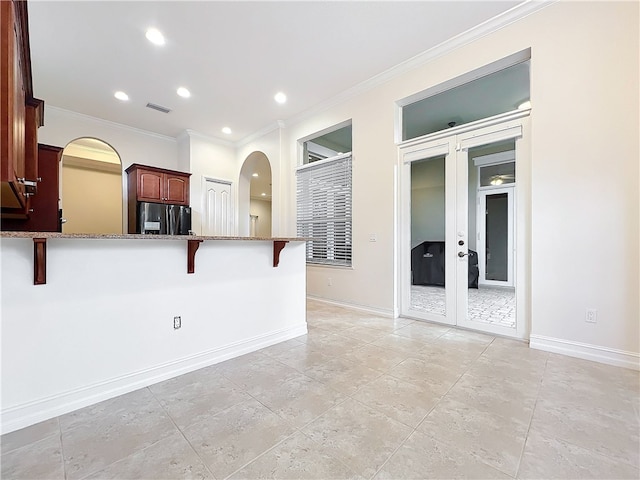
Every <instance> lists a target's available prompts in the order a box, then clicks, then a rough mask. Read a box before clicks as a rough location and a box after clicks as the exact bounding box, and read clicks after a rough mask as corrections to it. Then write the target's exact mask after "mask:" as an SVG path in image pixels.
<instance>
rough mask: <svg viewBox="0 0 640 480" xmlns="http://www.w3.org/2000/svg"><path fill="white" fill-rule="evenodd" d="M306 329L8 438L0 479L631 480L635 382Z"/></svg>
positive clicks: (436, 339) (449, 342)
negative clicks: (301, 334) (221, 361)
mask: <svg viewBox="0 0 640 480" xmlns="http://www.w3.org/2000/svg"><path fill="white" fill-rule="evenodd" d="M308 323H309V334H308V335H306V336H304V337H299V338H296V339H294V340H289V341H287V342H283V343H281V344H278V345H274V346H272V347H269V348H265V349H263V350H261V351H259V352H254V353H251V354H248V355H245V356H243V357H239V358H236V359H233V360H229V361H227V362H224V363H221V364H218V365H214V366H212V367H208V368H204V369H201V370H198V371H196V372H193V373H189V374H187V375H183V376H181V377H178V378H174V379H172V380H168V381H166V382H163V383H159V384H156V385H152V386H150V387H149V388H144V389H141V390H138V391H135V392H132V393H129V394H127V395H123V396H121V397H117V398H114V399H111V400H108V401H105V402H102V403H99V404H97V405H93V406H91V407H87V408H84V409H82V410H78V411H76V412H72V413H69V414H67V415H63V416H61V417H58V418H54V419H51V420H48V421H45V422H42V423H40V424H38V425H34V426H32V427H28V428H26V429H24V430H21V431H17V432H13V433H10V434H7V435H4V436H3V437H2V459H1V462H2V478H3V479H38V478H43V479H63V478H67V479H83V478H87V479H89V478H91V479H130V478H131V479H154V480H155V479H178V478H185V479H222V478H237V479H243V478H244V479H253V478H285V479H297V478H317V479H341V478H354V479H360V478H375V479H410V478H420V479H421V478H563V479H564V478H576V479H578V478H579V479H583V478H602V479H613V478H635V479H638V478H639V477H640V471H639V462H640V460H639V451H640V445H639V438H638V436H639V429H640V414H639V411H640V409H639V391H640V384H639V376H638V372H636V371H632V370H626V369H622V368H615V367H610V366H606V365H601V364H597V363H592V362H588V361H584V360H578V359H573V358H569V357H563V356H560V355H554V354H549V353H545V352H541V351H537V350H531V349H529V348H528V347H527V346H526V345H525V344H523V343H521V342H516V341H512V340H505V339H501V338H494V337H492V336H488V335H482V334H479V333H473V332H465V331H462V330H456V329H451V328H448V327H443V326H437V325H429V324H426V323H421V322H414V321H411V320H406V319H397V320H395V321H394V320H392V319H388V318H381V317H376V316H374V315H370V314H366V313H359V312H355V311H351V310H347V309H342V308H338V307H333V306H327V305H323V304H320V303H317V302H309V309H308Z"/></svg>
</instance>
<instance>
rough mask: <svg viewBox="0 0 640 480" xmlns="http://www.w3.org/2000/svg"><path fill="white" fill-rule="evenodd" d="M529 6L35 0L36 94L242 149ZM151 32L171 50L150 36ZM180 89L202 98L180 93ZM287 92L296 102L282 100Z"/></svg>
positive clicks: (32, 11)
mask: <svg viewBox="0 0 640 480" xmlns="http://www.w3.org/2000/svg"><path fill="white" fill-rule="evenodd" d="M520 3H523V2H522V1H503V0H500V1H492V2H487V1H444V2H435V1H420V2H418V1H413V2H396V1H392V2H384V1H376V2H343V1H328V2H244V1H235V2H217V1H210V2H183V1H162V2H158V1H144V2H130V1H127V2H114V1H110V2H58V1H30V2H29V5H28V8H29V25H30V27H29V28H30V39H31V40H30V41H31V59H32V68H33V86H34V94H35V96H36V97H38V98H41V99H43V100H44V101H45V102H46V105H52V106H56V107H60V108H64V109H67V110H72V111H75V112H80V113H84V114H87V115H91V116H94V117H99V118H103V119H106V120H110V121H113V122H117V123H121V124H125V125H129V126H132V127H137V128H141V129H144V130H148V131H152V132H156V133H160V134H164V135H169V136H173V137H175V136H177V135H179V134H180V133H181V132H182V131H184V130H186V129H191V130H195V131H197V132H199V133H202V134H205V135H208V136H211V137H217V138H220V139H223V140H230V141H232V142H237V141H240V140H242V139H243V138H246V137H247V136H249V135H251V134H254V133H256V132H259V131H261V130H264V129H267V128H270V127H272V126H273V125H275V124H276V122H277V121H278V120H283V121H285V122H286V120H288V119H290V118H292V117H294V116H297V115H300V114H303V113H304V112H305V111H307V110H309V109H310V108H312V107H314V106H316V105H318V104H320V103H322V102H325V101H328V100H329V99H331V98H333V97H335V96H336V95H338V94H340V93H342V92H344V91H346V90H348V89H349V88H352V87H354V86H356V85H358V84H360V83H362V82H364V81H366V80H368V79H370V78H372V77H374V76H375V75H377V74H380V73H382V72H384V71H386V70H388V69H390V68H392V67H394V66H396V65H398V64H400V63H401V62H403V61H406V60H408V59H410V58H412V57H414V56H416V55H418V54H420V53H422V52H424V51H426V50H428V49H430V48H432V47H434V46H436V45H438V44H440V43H442V42H444V41H446V40H447V39H450V38H452V37H454V36H456V35H458V34H460V33H462V32H465V31H467V30H468V29H470V28H472V27H474V26H476V25H478V24H480V23H482V22H484V21H486V20H488V19H490V18H492V17H494V16H496V15H498V14H500V13H502V12H505V11H506V10H509V9H510V8H512V7H514V6H515V5H518V4H520ZM151 26H153V27H156V28H158V29H160V30H161V31H162V32H163V33H164V35H165V37H166V39H167V43H166V45H164V46H162V47H158V46H155V45H153V44H151V43H150V42H149V41H147V40H146V38H145V36H144V33H145V30H146V29H147V28H148V27H151ZM179 86H185V87H187V88H188V89H189V90H190V91H191V93H192V97H191V98H189V99H183V98H181V97H178V96H177V95H176V93H175V91H176V89H177V88H178V87H179ZM116 90H123V91H125V92H127V93H128V94H129V97H130V101H129V102H126V103H122V102H120V101H118V100H116V99H115V98H114V97H113V93H114V92H115V91H116ZM280 90H281V91H284V92H285V93H286V94H287V96H288V102H287V103H286V104H285V105H279V104H276V102H275V101H274V100H273V96H274V94H275V93H276V92H278V91H280ZM147 102H151V103H155V104H159V105H162V106H165V107H168V108H170V109H171V110H172V111H171V113H169V114H163V113H160V112H157V111H154V110H150V109H148V108H145V105H146V104H147ZM224 126H229V127H230V128H231V129H232V130H233V133H232V134H231V135H225V134H223V133H221V131H220V130H221V128H222V127H224Z"/></svg>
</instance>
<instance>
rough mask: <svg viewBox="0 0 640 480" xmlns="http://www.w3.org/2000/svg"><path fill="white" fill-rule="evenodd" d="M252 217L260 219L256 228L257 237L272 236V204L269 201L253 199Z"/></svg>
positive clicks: (250, 212)
mask: <svg viewBox="0 0 640 480" xmlns="http://www.w3.org/2000/svg"><path fill="white" fill-rule="evenodd" d="M249 214H250V215H256V216H257V217H258V225H257V228H256V237H263V238H264V237H267V238H268V237H270V236H271V202H269V201H267V200H258V199H256V198H252V199H251V207H250V209H249Z"/></svg>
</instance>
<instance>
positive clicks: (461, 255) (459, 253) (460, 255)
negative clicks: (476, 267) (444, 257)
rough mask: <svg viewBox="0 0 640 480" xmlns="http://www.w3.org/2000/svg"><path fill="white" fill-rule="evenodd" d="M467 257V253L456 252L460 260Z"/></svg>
mask: <svg viewBox="0 0 640 480" xmlns="http://www.w3.org/2000/svg"><path fill="white" fill-rule="evenodd" d="M467 255H469V252H467V253H464V252H458V256H459V257H460V258H462V257H466V256H467Z"/></svg>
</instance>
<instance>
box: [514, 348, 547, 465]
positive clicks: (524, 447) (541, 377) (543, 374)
mask: <svg viewBox="0 0 640 480" xmlns="http://www.w3.org/2000/svg"><path fill="white" fill-rule="evenodd" d="M548 362H549V356H548V355H547V358H546V359H545V361H544V370H543V371H542V375H541V376H540V382H539V385H538V393H537V394H536V401H535V402H534V403H533V408H532V409H531V418H529V425H528V426H527V433H525V436H524V442H523V443H522V449H521V450H520V457H519V458H518V466H517V468H516V478H518V474H519V473H520V467H521V466H522V459H523V457H524V451H525V449H526V448H527V442H528V441H529V432H531V424H532V423H533V416H534V415H535V413H536V407H537V406H538V400H539V399H540V390H542V384H543V383H544V377H545V374H546V373H547V363H548Z"/></svg>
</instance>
